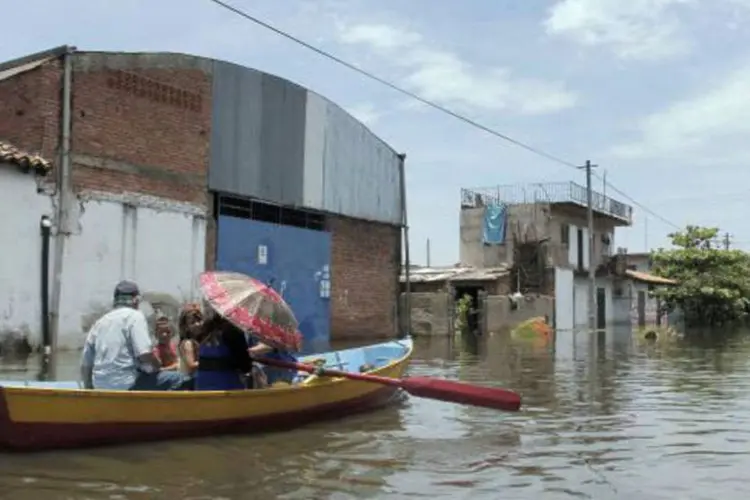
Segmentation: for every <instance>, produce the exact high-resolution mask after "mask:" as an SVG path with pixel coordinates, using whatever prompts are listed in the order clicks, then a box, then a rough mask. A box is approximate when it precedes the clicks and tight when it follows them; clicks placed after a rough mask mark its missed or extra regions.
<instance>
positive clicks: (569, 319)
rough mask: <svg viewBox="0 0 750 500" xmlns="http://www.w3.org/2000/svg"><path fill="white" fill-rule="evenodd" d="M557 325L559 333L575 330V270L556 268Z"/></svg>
mask: <svg viewBox="0 0 750 500" xmlns="http://www.w3.org/2000/svg"><path fill="white" fill-rule="evenodd" d="M555 323H556V328H557V331H558V332H560V331H567V330H573V327H574V322H573V270H572V269H563V268H560V267H556V268H555Z"/></svg>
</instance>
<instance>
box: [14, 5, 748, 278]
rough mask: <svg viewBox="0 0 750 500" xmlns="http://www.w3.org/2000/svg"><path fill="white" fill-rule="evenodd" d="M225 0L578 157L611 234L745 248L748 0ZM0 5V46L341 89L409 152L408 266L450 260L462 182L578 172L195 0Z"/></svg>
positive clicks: (635, 243) (339, 98) (362, 115)
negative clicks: (629, 217) (591, 168)
mask: <svg viewBox="0 0 750 500" xmlns="http://www.w3.org/2000/svg"><path fill="white" fill-rule="evenodd" d="M228 3H230V4H232V5H234V6H235V7H238V8H240V9H243V10H245V11H247V12H248V13H250V14H252V15H253V16H257V17H259V18H261V19H263V20H265V21H267V22H268V23H270V24H272V25H274V26H276V27H278V28H279V29H282V30H284V31H286V32H289V33H291V34H293V35H295V36H297V37H299V38H302V39H304V40H306V41H308V42H309V43H311V44H313V45H316V46H318V47H320V48H322V49H324V50H326V51H328V52H331V53H333V54H335V55H337V56H338V57H340V58H342V59H345V60H347V61H350V62H352V63H354V64H356V65H357V66H358V67H360V68H363V69H366V70H368V71H369V72H372V73H374V74H376V75H378V76H380V77H382V78H385V79H387V80H389V81H392V82H393V83H395V84H397V85H399V86H401V87H403V88H405V89H407V90H409V91H411V92H414V93H416V94H419V95H421V96H423V97H425V98H426V99H429V100H432V101H434V102H436V103H438V104H440V105H442V106H445V107H448V108H450V109H452V110H454V111H456V112H458V113H461V114H463V115H465V116H467V117H469V118H471V119H472V120H475V121H477V122H480V123H482V124H483V125H486V126H487V127H490V128H492V129H495V130H497V131H499V132H501V133H503V134H505V135H507V136H510V137H512V138H514V139H516V140H519V141H522V142H524V143H527V144H529V145H532V146H533V147H535V148H538V149H541V150H544V151H545V152H548V153H550V154H551V155H553V156H555V157H557V158H560V159H562V160H564V161H565V162H568V163H572V164H574V165H577V164H583V163H584V162H585V161H586V160H591V161H592V162H593V163H594V164H596V165H598V167H597V169H596V173H597V175H599V176H602V175H603V174H604V173H605V172H606V177H607V181H608V182H609V183H611V185H612V186H613V187H608V188H607V194H608V195H611V196H612V197H613V198H615V199H617V200H619V201H622V202H625V203H628V204H630V205H633V206H634V210H635V215H634V224H633V225H632V227H630V228H625V229H618V230H617V232H616V235H615V246H616V247H626V248H627V249H628V250H629V251H632V252H638V251H644V250H647V249H649V248H653V247H659V246H665V245H667V244H668V238H667V234H668V233H669V232H670V231H674V230H675V226H676V227H684V226H685V225H687V224H698V225H707V226H717V227H720V228H721V230H722V231H727V232H729V233H731V234H732V236H733V242H734V245H735V246H736V247H738V248H744V249H750V227H749V226H748V224H747V223H745V217H747V212H746V210H748V207H749V206H750V196H749V195H750V168H749V167H747V166H746V165H748V164H749V163H750V142H748V143H747V145H746V146H744V145H743V142H744V141H743V138H744V137H747V136H749V135H750V24H749V22H750V0H627V1H624V0H534V1H529V0H526V1H519V0H471V1H470V2H457V1H455V0H409V1H403V0H398V1H397V0H378V1H375V0H284V1H279V0H254V1H251V0H228ZM11 11H12V12H13V14H14V18H16V19H18V20H19V22H16V23H4V25H3V41H4V43H2V44H0V60H6V59H10V58H14V57H18V56H22V55H24V54H27V53H31V52H36V51H39V50H44V49H47V48H51V47H55V46H58V45H63V44H70V45H74V46H76V47H78V48H79V49H80V50H112V51H174V52H184V53H189V54H195V55H200V56H205V57H212V58H216V59H223V60H227V61H231V62H234V63H238V64H242V65H245V66H249V67H253V68H257V69H260V70H262V71H266V72H269V73H273V74H276V75H279V76H281V77H283V78H286V79H289V80H291V81H294V82H297V83H299V84H301V85H304V86H305V87H307V88H309V89H311V90H313V91H316V92H318V93H320V94H322V95H323V96H325V97H327V98H329V99H330V100H332V101H334V102H336V103H338V104H340V105H341V106H343V107H344V108H345V109H347V110H348V111H349V112H350V113H352V114H353V115H354V116H356V117H358V118H359V119H360V120H362V121H363V122H364V123H366V124H367V125H368V126H369V127H370V129H371V130H372V131H373V132H375V133H376V134H377V135H379V136H380V137H382V138H383V139H384V140H385V141H386V142H388V143H389V144H390V145H391V146H392V147H393V148H394V149H396V150H398V151H402V152H404V153H406V154H407V174H406V176H407V199H408V212H409V227H410V242H411V256H412V257H411V258H412V261H413V262H414V263H416V264H424V263H425V261H426V253H427V252H426V244H427V240H428V239H429V240H430V243H431V245H430V247H431V263H432V265H438V264H446V265H448V264H454V263H457V262H458V246H459V237H458V215H459V208H460V189H461V188H462V187H468V188H472V187H491V186H495V185H508V184H524V183H540V182H556V181H575V182H578V183H581V184H583V183H584V182H585V178H584V174H583V172H582V171H580V170H577V169H574V168H572V167H570V166H565V165H563V164H560V163H557V162H554V161H551V160H549V159H547V158H544V157H541V156H538V155H534V154H532V153H530V152H528V151H526V150H524V149H521V148H518V147H516V146H513V145H512V144H509V143H508V142H505V141H502V140H500V139H498V138H497V137H494V136H491V135H489V134H487V133H485V132H483V131H481V130H478V129H476V128H472V127H470V126H468V125H466V124H465V123H462V122H460V121H458V120H456V119H455V118H453V117H451V116H448V115H445V114H442V113H440V112H438V111H435V110H433V109H431V108H428V107H426V106H424V105H422V104H420V103H419V102H416V101H414V100H412V99H410V98H408V97H406V96H404V95H402V94H400V93H398V92H395V91H393V90H392V89H389V88H387V87H384V86H382V85H380V84H377V83H375V82H373V81H370V80H368V79H366V78H364V77H362V76H361V75H358V74H357V73H355V72H353V71H351V70H349V69H347V68H344V67H342V66H339V65H337V64H335V63H334V62H332V61H330V60H328V59H325V58H323V57H321V56H319V55H318V54H316V53H314V52H312V51H310V50H308V49H306V48H304V47H301V46H299V45H297V44H294V43H293V42H290V41H289V40H287V39H285V38H282V37H280V36H279V35H277V34H274V33H273V32H270V31H268V30H266V29H264V28H262V27H260V26H257V25H255V24H252V23H250V22H248V21H247V20H244V19H242V18H240V17H237V16H236V15H234V14H232V13H230V12H228V11H226V10H224V9H222V8H220V7H218V6H216V5H215V4H213V3H212V2H210V1H209V0H160V1H159V2H155V1H153V0H121V1H118V2H115V1H98V2H94V1H91V0H66V1H65V2H58V1H53V0H24V1H23V2H17V1H15V0H0V12H11ZM743 146H744V147H743ZM602 184H603V183H602V180H601V179H600V178H595V179H594V188H595V189H597V190H602ZM613 189H617V190H620V191H622V192H624V193H626V194H627V195H628V196H629V197H630V198H632V199H633V200H635V201H636V202H637V203H638V204H640V205H643V206H645V207H646V208H647V209H649V210H650V211H651V212H653V213H655V214H656V216H655V215H650V214H648V212H647V211H644V210H643V209H642V208H639V207H638V206H637V205H636V204H635V203H633V202H631V201H630V200H628V199H627V198H625V197H623V196H621V195H619V194H616V193H615V192H614V191H613Z"/></svg>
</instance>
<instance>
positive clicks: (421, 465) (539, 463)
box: [0, 332, 750, 500]
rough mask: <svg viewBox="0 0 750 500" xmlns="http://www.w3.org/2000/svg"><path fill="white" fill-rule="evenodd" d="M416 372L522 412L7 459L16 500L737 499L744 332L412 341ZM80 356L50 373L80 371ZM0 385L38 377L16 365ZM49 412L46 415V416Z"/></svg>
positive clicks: (436, 415) (747, 410)
mask: <svg viewBox="0 0 750 500" xmlns="http://www.w3.org/2000/svg"><path fill="white" fill-rule="evenodd" d="M416 345H417V352H416V356H415V359H414V362H413V365H412V370H411V372H412V373H413V374H419V375H434V376H440V377H447V378H452V379H459V380H463V381H471V382H477V383H482V384H487V385H501V386H506V387H509V388H513V389H516V390H519V391H521V392H522V394H523V396H524V403H525V409H524V411H522V412H521V413H518V414H507V413H499V412H494V411H491V410H484V409H477V408H469V407H461V406H456V405H450V404H444V403H439V402H435V401H428V400H418V399H415V398H411V399H408V400H406V401H404V402H403V403H402V404H400V405H397V406H395V407H391V408H388V409H385V410H382V411H380V412H377V413H374V414H370V415H363V416H355V417H352V418H348V419H345V420H342V421H339V422H332V423H325V424H320V425H315V426H310V427H306V428H304V429H300V430H297V431H293V432H287V433H282V434H273V435H265V436H257V437H237V436H231V437H221V438H209V439H199V440H193V441H188V442H166V443H156V444H146V445H134V446H128V447H118V448H106V449H98V450H87V451H76V452H65V453H45V454H36V455H0V460H1V461H2V464H1V465H0V497H1V498H10V499H25V498H28V499H36V498H46V499H66V498H70V499H131V498H133V499H140V498H185V499H188V498H189V499H244V498H249V499H252V498H283V499H347V498H383V497H387V498H420V497H424V498H454V499H459V498H467V499H468V498H472V499H476V498H487V499H498V498H503V499H514V498H519V499H520V498H523V499H532V498H534V499H553V498H554V499H556V498H593V499H597V500H603V499H609V498H628V497H630V498H638V499H643V500H647V499H661V498H664V499H670V500H671V499H675V498H679V499H696V500H697V499H716V498H725V499H735V498H737V499H740V498H743V495H747V494H748V493H750V484H749V483H748V482H747V479H746V477H747V471H748V470H750V443H748V440H749V439H750V337H748V336H735V337H733V338H730V339H726V340H724V341H723V342H722V343H720V344H716V343H714V344H711V343H708V342H702V343H698V342H696V341H687V340H675V341H669V342H667V341H665V342H662V341H657V342H654V343H646V342H640V341H633V340H631V339H630V335H629V334H627V332H619V333H618V332H609V333H607V334H606V335H604V334H599V338H597V337H596V336H593V335H589V334H583V333H580V334H578V335H577V337H576V339H575V340H574V339H573V338H572V334H562V335H560V339H559V341H558V346H557V349H555V350H552V349H550V348H548V347H544V346H534V345H531V344H521V345H516V344H511V343H510V341H509V340H507V339H503V338H501V337H492V338H489V339H484V340H483V341H480V342H477V343H471V342H461V341H455V342H449V341H448V340H444V339H419V340H418V341H417V344H416ZM76 363H77V356H76V355H68V356H66V357H64V359H61V360H60V363H59V364H60V367H59V370H58V371H59V373H58V375H59V376H60V377H63V378H64V377H74V376H75V374H76V371H77V370H76ZM8 371H9V372H10V373H5V374H4V375H3V377H4V378H11V377H13V378H22V377H24V376H31V377H33V376H35V373H34V372H33V370H32V371H31V372H30V373H29V374H28V375H26V374H24V373H23V372H20V371H13V370H12V367H9V369H8ZM50 411H54V408H50Z"/></svg>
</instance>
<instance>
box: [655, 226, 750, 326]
mask: <svg viewBox="0 0 750 500" xmlns="http://www.w3.org/2000/svg"><path fill="white" fill-rule="evenodd" d="M718 233H719V229H718V228H713V227H700V226H687V227H686V228H685V230H684V231H678V232H675V233H672V234H670V235H669V237H670V238H671V239H672V245H673V246H674V248H672V249H669V250H665V249H659V250H657V251H656V252H654V253H653V254H652V262H653V268H654V272H655V273H656V274H658V275H659V276H663V277H665V278H671V279H674V280H676V281H677V283H678V284H677V285H676V286H670V287H663V288H659V289H657V290H656V291H655V292H654V295H656V296H657V297H659V298H660V299H661V300H662V304H663V305H664V307H666V309H667V310H668V311H671V310H674V309H677V308H679V309H680V310H681V311H682V312H683V314H684V316H685V324H686V326H716V325H725V324H728V323H733V322H736V321H738V320H740V319H742V318H744V317H745V316H746V315H747V313H748V311H749V310H750V307H749V305H750V254H748V253H746V252H743V251H741V250H724V249H722V248H721V245H720V244H717V243H716V237H717V235H718Z"/></svg>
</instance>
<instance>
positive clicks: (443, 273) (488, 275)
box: [401, 266, 510, 283]
mask: <svg viewBox="0 0 750 500" xmlns="http://www.w3.org/2000/svg"><path fill="white" fill-rule="evenodd" d="M508 273H510V269H509V268H508V266H502V267H489V268H481V269H480V268H476V267H416V268H412V269H410V270H409V281H411V282H412V283H439V282H442V281H445V282H448V281H492V280H496V279H498V278H501V277H503V276H506V275H507V274H508ZM405 281H406V275H405V274H403V273H402V274H401V282H402V283H403V282H405Z"/></svg>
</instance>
